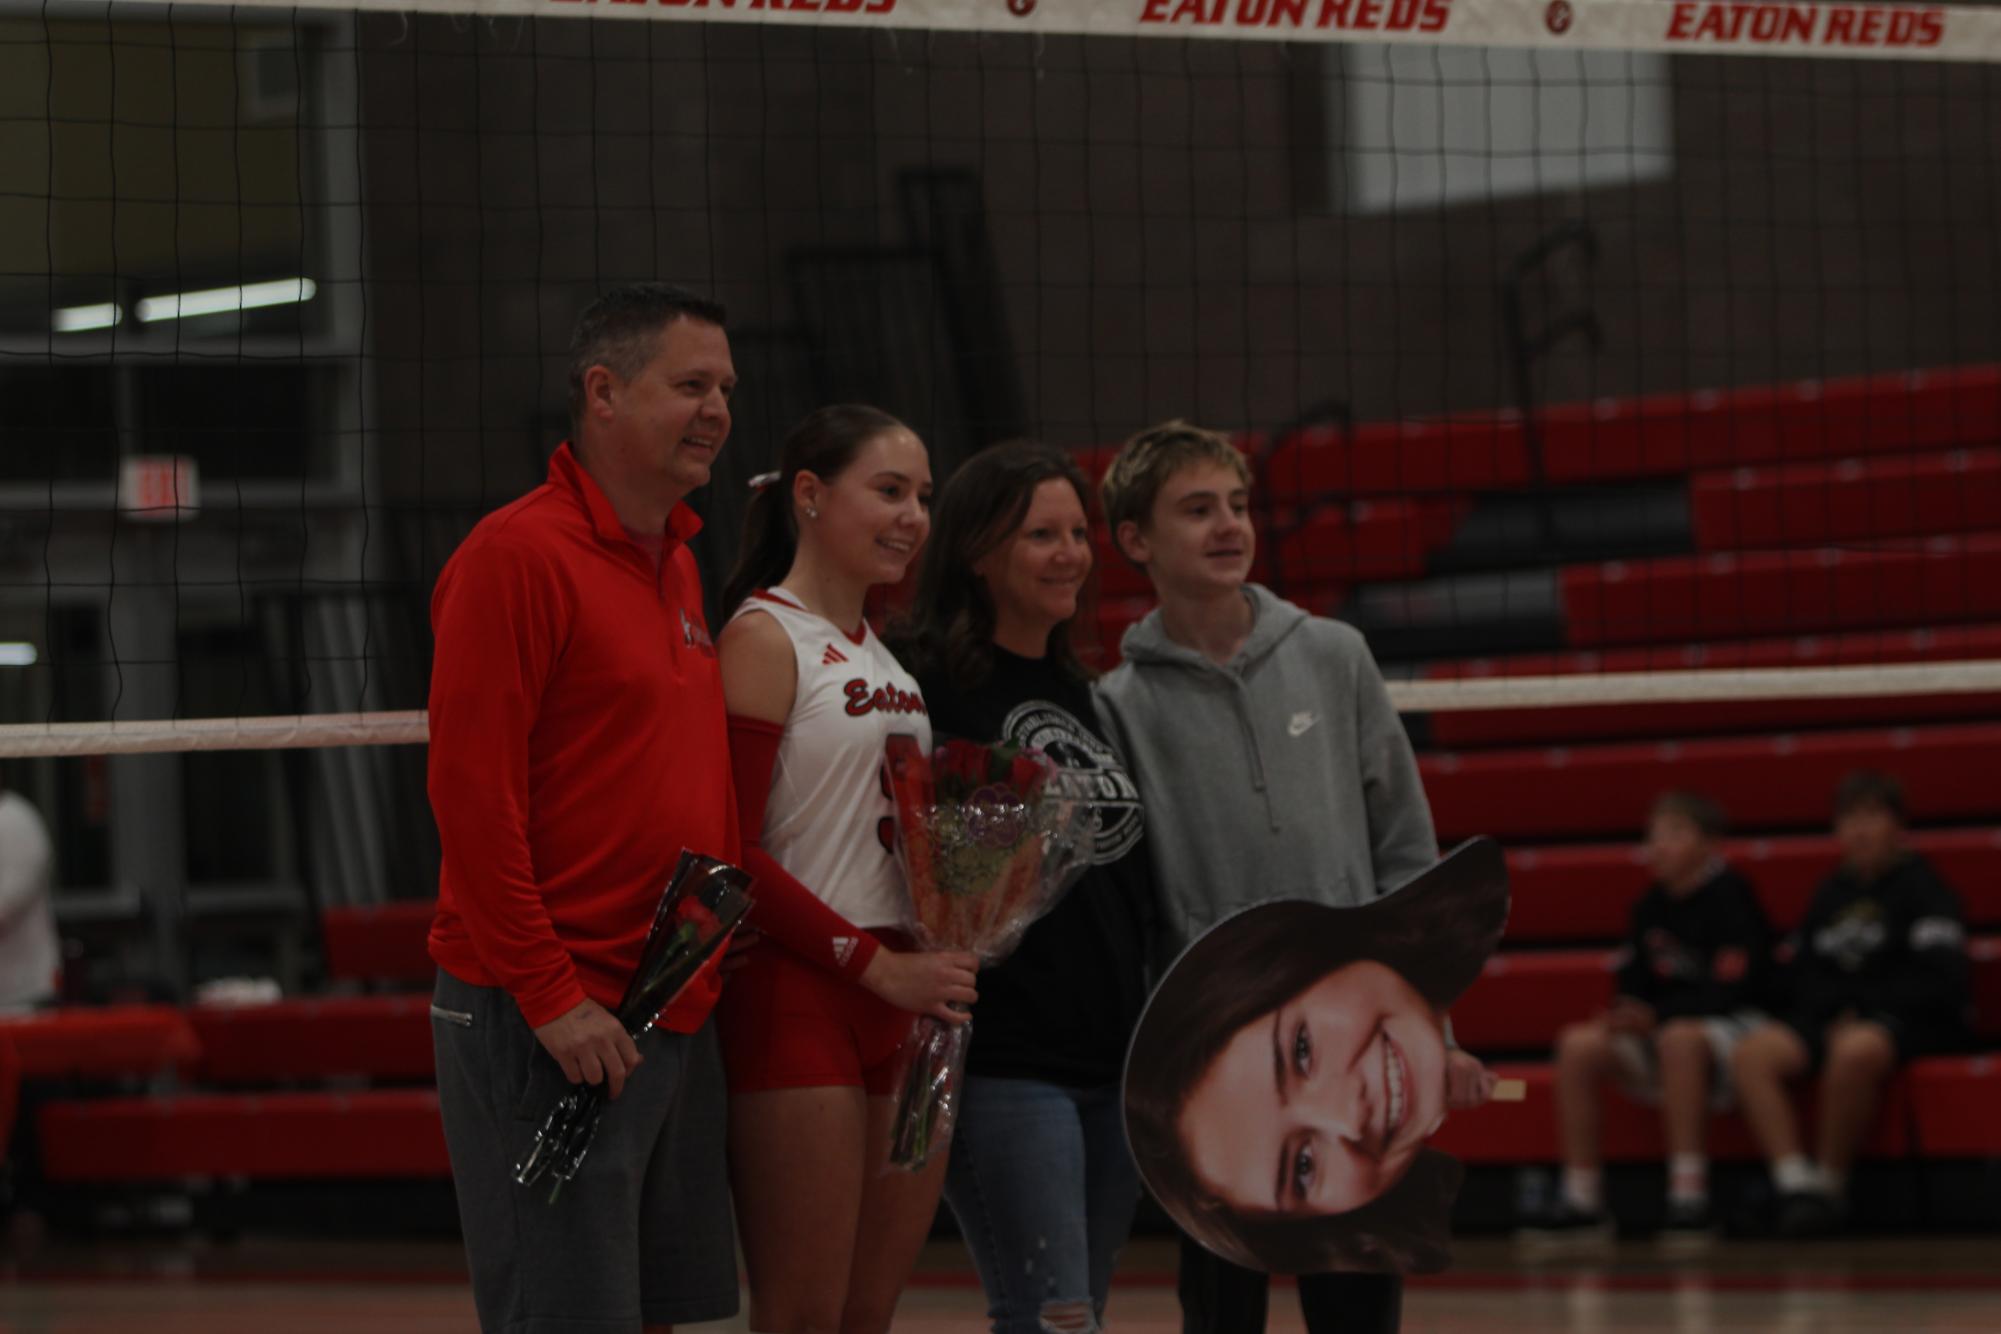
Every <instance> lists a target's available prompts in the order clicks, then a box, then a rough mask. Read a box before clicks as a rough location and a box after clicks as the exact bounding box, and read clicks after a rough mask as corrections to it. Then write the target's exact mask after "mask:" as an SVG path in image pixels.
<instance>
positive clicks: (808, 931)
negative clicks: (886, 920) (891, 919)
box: [730, 713, 881, 981]
mask: <svg viewBox="0 0 2001 1334" xmlns="http://www.w3.org/2000/svg"><path fill="white" fill-rule="evenodd" d="M784 735H785V729H784V728H783V727H780V726H779V725H778V724H777V723H768V722H765V721H763V720H762V719H759V718H744V717H741V716H739V715H737V714H734V713H733V714H731V715H730V773H731V775H732V776H733V777H734V779H735V782H736V809H737V830H738V834H739V837H740V839H741V841H742V843H743V869H744V870H746V871H749V872H750V873H751V875H753V876H754V877H756V879H757V884H756V886H755V887H754V888H753V889H752V890H751V893H752V894H754V895H755V896H756V898H757V903H756V906H755V907H753V908H752V909H751V910H750V918H749V921H750V925H752V926H753V927H755V928H757V929H758V930H759V931H762V932H763V933H764V934H765V935H767V936H770V937H771V938H772V939H773V940H775V941H777V942H778V943H779V944H780V945H783V946H784V947H785V948H786V949H789V950H791V951H792V952H793V953H794V954H797V955H798V956H799V957H800V958H802V959H805V960H806V961H808V962H809V963H813V964H817V965H818V966H820V967H822V968H826V969H828V970H829V971H831V972H834V973H837V974H839V975H841V976H842V977H846V978H849V979H851V980H856V981H858V980H860V978H861V975H862V971H863V970H864V969H866V968H867V967H868V964H869V960H870V959H873V958H874V957H875V952H876V950H878V949H880V948H881V946H880V945H879V944H878V943H877V942H876V939H875V937H874V936H871V935H870V934H869V933H868V932H866V931H864V930H862V929H861V928H860V927H858V926H856V925H855V924H854V923H852V922H850V921H849V920H848V919H847V918H845V917H843V916H841V915H840V914H839V913H837V912H835V911H834V910H833V909H832V908H829V907H828V906H827V905H826V903H825V902H824V901H823V900H822V899H821V898H820V896H819V895H817V894H815V893H814V892H813V891H812V890H810V889H808V888H806V886H804V885H802V884H800V883H799V881H798V880H797V879H795V878H794V877H793V875H792V873H791V872H789V871H787V870H786V869H785V868H784V867H782V866H780V865H779V864H778V859H777V858H776V857H773V856H772V855H771V854H770V853H768V852H766V851H765V850H764V844H763V838H764V808H765V805H766V803H767V802H768V801H769V800H770V797H771V770H772V768H773V766H775V765H776V764H777V762H778V743H779V741H780V740H781V739H782V738H783V737H784ZM845 941H853V942H854V944H853V945H852V946H847V945H845V944H843V943H842V942H845Z"/></svg>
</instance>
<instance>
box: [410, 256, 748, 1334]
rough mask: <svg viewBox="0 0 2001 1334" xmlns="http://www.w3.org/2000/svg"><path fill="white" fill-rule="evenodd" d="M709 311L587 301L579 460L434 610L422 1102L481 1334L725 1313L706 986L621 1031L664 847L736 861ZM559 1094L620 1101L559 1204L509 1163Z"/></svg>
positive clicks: (640, 297)
mask: <svg viewBox="0 0 2001 1334" xmlns="http://www.w3.org/2000/svg"><path fill="white" fill-rule="evenodd" d="M724 318H725V317H724V312H723V310H722V308H721V307H720V306H717V305H715V304H714V303H712V302H709V301H705V300H702V299H701V298H699V297H696V296H693V295H691V294H689V293H687V292H683V291H681V290H679V289H677V288H673V287H669V286H667V285H665V284H661V283H640V284H633V285H630V286H626V287H620V288H616V289H614V290H612V291H610V292H607V293H605V294H604V295H603V296H601V297H600V298H599V299H598V300H597V301H596V302H594V303H593V304H592V305H591V306H590V307H589V308H588V309H587V310H585V311H584V313H583V315H582V317H581V318H580V319H579V320H578V323H577V327H576V330H575V332H574V334H573V335H572V337H571V342H570V422H571V432H572V434H571V440H570V441H569V442H568V443H565V444H564V445H562V446H561V447H560V448H558V449H557V451H556V453H555V456H554V457H553V458H552V459H551V460H550V463H549V478H548V481H546V482H545V483H543V484H542V485H541V486H540V487H538V488H536V489H535V490H534V491H532V492H530V493H529V494H528V495H526V496H523V497H522V498H521V499H519V500H517V501H515V502H514V503H513V504H511V505H508V506H506V507H505V508H502V509H500V510H497V511H495V512H494V513H492V514H490V515H488V516H487V517H486V518H485V519H483V520H481V522H480V523H479V525H478V526H477V527H476V528H474V529H473V531H472V534H471V535H470V536H469V537H467V538H466V540H465V542H464V543H463V544H462V545H461V546H460V547H459V549H458V550H457V551H456V552H454V553H453V555H452V558H451V560H450V561H449V562H447V563H446V566H445V569H444V572H443V573H442V574H441V575H440V576H439V578H438V586H437V590H436V592H435V593H434V594H433V596H432V600H431V624H432V629H433V631H434V632H435V635H436V639H437V652H436V659H435V663H434V665H433V667H432V672H431V699H430V705H431V714H430V718H431V724H430V725H431V750H430V783H429V787H430V797H431V808H432V810H433V812H434V813H435V814H436V816H437V822H438V832H439V837H440V841H441V843H442V845H443V851H444V859H443V868H442V871H441V873H440V876H439V885H438V915H437V919H436V921H435V922H434V923H433V925H432V927H431V939H430V948H431V956H432V958H434V959H435V960H436V961H437V963H438V969H439V972H438V984H437V991H436V993H435V996H434V1003H433V1005H432V1007H431V1013H432V1033H433V1039H434V1042H435V1045H436V1050H437V1065H438V1095H439V1101H440V1103H441V1106H442V1109H443V1114H444V1122H445V1137H446V1140H447V1143H448V1144H449V1146H450V1149H451V1159H452V1175H453V1179H454V1183H455V1185H456V1188H457V1191H458V1201H459V1216H460V1220H461V1222H462V1224H463V1226H464V1230H465V1239H466V1252H467V1256H468V1259H469V1260H470V1262H471V1268H472V1281H473V1295H474V1300H475V1303H476V1305H477V1306H478V1309H479V1318H480V1325H481V1327H482V1328H483V1329H485V1330H488V1331H507V1332H508V1334H555V1331H558V1330H569V1329H575V1328H583V1327H585V1326H587V1325H588V1326H589V1327H591V1328H603V1329H614V1328H624V1329H637V1328H640V1327H641V1326H644V1327H645V1328H647V1329H649V1330H651V1329H664V1328H667V1327H670V1326H672V1325H673V1324H674V1323H676V1322H683V1321H707V1320H720V1319H724V1318H726V1317H728V1316H730V1315H733V1314H734V1313H735V1312H736V1308H737V1283H736V1262H735V1253H734V1249H733V1242H732V1235H733V1228H732V1224H731V1219H730V1208H729V1195H728V1186H727V1179H726V1174H725V1165H724V1157H723V1128H724V1122H725V1115H726V1112H725V1101H724V1099H725V1095H724V1090H723V1083H722V1077H721V1069H720V1061H719V1057H718V1055H717V1050H716V1043H715V1036H714V1029H713V1026H712V1025H710V1024H709V1023H708V1015H709V1010H710V1007H711V1006H712V1005H713V1004H714V1002H715V999H716V996H717V993H718V992H719V990H720V982H719V980H718V976H717V974H716V972H715V965H714V964H713V963H712V964H711V967H710V969H709V971H707V972H706V973H704V974H703V975H702V976H700V977H698V978H697V979H696V981H695V982H694V983H693V984H691V985H690V986H689V987H688V988H687V989H686V990H685V991H684V992H683V993H682V995H681V997H680V998H679V999H678V1000H677V1001H676V1002H675V1003H674V1004H673V1005H672V1006H670V1007H669V1009H668V1010H667V1012H666V1013H665V1014H664V1015H663V1016H662V1018H661V1021H660V1024H659V1026H658V1027H657V1028H656V1029H655V1030H654V1031H653V1032H652V1033H649V1034H648V1035H647V1036H646V1037H645V1038H644V1039H643V1040H641V1041H640V1042H638V1043H637V1044H635V1043H634V1042H633V1041H632V1039H631V1038H629V1037H628V1036H627V1035H626V1033H625V1032H624V1030H623V1029H622V1028H621V1027H620V1026H619V1024H618V1021H617V1020H616V1019H615V1018H613V1016H612V1013H611V1011H612V1008H613V1007H615V1006H616V1005H617V1004H618V1001H619V999H620V997H621V996H622V994H623V993H624V989H625V984H626V981H627V979H628V978H629V977H630V976H631V974H632V971H633V969H634V967H635V966H636V965H637V963H638V961H639V952H640V947H641V944H642V942H643V941H644V939H645V935H646V931H647V928H648V926H649V925H650V923H651V920H652V914H653V908H654V905H655V904H656V903H657V902H658V900H659V895H660V890H661V888H662V886H663V885H664V884H665V882H666V879H667V876H668V874H669V873H670V872H671V871H672V869H673V867H674V863H675V861H676V859H677V858H678V857H679V856H680V854H681V852H682V850H683V849H688V850H691V851H694V852H699V853H706V854H708V855H710V856H714V857H721V858H724V859H727V860H736V858H737V855H738V849H737V817H736V810H735V800H734V796H733V788H732V785H731V783H730V781H729V767H728V765H729V760H728V756H729V743H728V739H727V732H726V730H725V723H724V712H723V697H722V685H721V678H720V676H719V674H718V670H717V665H716V654H715V648H714V645H713V644H712V643H711V642H710V639H709V633H708V629H707V626H706V624H705V622H704V620H703V616H702V598H701V583H700V579H699V578H698V575H697V571H696V568H695V559H694V556H693V554H692V553H691V552H690V551H689V550H688V546H687V543H688V540H689V539H690V538H691V537H693V536H694V534H695V532H696V531H697V530H698V529H699V528H700V526H701V521H700V520H699V519H698V518H697V517H696V516H695V514H694V512H693V511H692V510H690V509H689V508H688V507H687V505H686V504H685V503H683V502H684V500H685V498H686V497H687V495H688V494H689V493H690V492H691V491H693V490H694V489H695V488H696V487H698V486H701V485H703V484H704V483H706V482H707V481H708V480H709V470H710V467H711V465H712V464H713V463H714V461H715V458H716V455H717V453H718V451H719V450H721V448H722V446H723V442H724V441H725V440H726V439H728V437H729V429H730V410H729V399H730V394H731V392H732V391H733V390H734V388H735V386H736V371H735V368H734V367H733V365H732V364H731V361H730V350H729V338H728V335H727V333H726V332H725V330H724ZM566 1081H567V1082H568V1083H570V1084H576V1083H590V1084H602V1085H603V1086H604V1088H605V1091H606V1092H607V1093H608V1094H609V1095H610V1096H611V1098H612V1099H613V1101H612V1103H611V1105H610V1107H609V1108H608V1109H607V1110H606V1112H605V1115H604V1119H603V1121H602V1122H601V1124H600V1126H599V1130H598V1134H597V1138H596V1140H595V1142H594V1144H593V1146H592V1148H591V1151H590V1154H589V1156H588V1157H587V1158H586V1159H585V1160H584V1165H583V1168H582V1170H581V1171H580V1172H579V1173H578V1175H577V1177H576V1179H575V1180H574V1181H572V1182H571V1183H570V1184H569V1185H567V1186H566V1187H564V1189H563V1190H562V1192H561V1194H560V1196H559V1198H558V1199H557V1200H556V1201H554V1202H550V1201H547V1200H545V1199H544V1197H543V1196H542V1194H541V1193H540V1192H539V1191H538V1192H534V1193H530V1192H528V1191H525V1190H523V1189H522V1188H521V1187H519V1186H516V1185H515V1184H514V1181H513V1165H514V1164H515V1163H517V1162H519V1161H520V1160H521V1159H522V1158H523V1157H524V1156H525V1154H526V1152H527V1150H528V1148H529V1146H530V1144H531V1143H532V1142H533V1139H534V1135H535V1131H536V1128H537V1122H538V1120H539V1118H540V1117H541V1116H542V1115H543V1113H544V1112H545V1111H546V1110H547V1109H548V1107H549V1105H550V1103H551V1102H552V1101H553V1100H554V1099H555V1097H556V1096H557V1095H558V1094H559V1093H560V1092H561V1090H562V1088H563V1087H564V1085H565V1082H566Z"/></svg>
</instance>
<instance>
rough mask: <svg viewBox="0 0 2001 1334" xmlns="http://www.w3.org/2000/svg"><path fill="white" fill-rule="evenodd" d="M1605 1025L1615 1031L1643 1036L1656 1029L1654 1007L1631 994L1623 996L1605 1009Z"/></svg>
mask: <svg viewBox="0 0 2001 1334" xmlns="http://www.w3.org/2000/svg"><path fill="white" fill-rule="evenodd" d="M1605 1027H1607V1028H1609V1029H1610V1030H1612V1031H1613V1032H1614V1033H1631V1034H1633V1035H1634V1036H1635V1037H1642V1038H1643V1037H1645V1036H1646V1035H1647V1034H1649V1033H1651V1032H1653V1031H1654V1007H1653V1006H1651V1005H1649V1004H1647V1003H1646V1002H1645V1001H1641V1000H1634V999H1633V998H1632V997H1631V996H1621V997H1619V999H1617V1000H1615V1001H1613V1002H1612V1008H1611V1009H1609V1010H1607V1011H1605Z"/></svg>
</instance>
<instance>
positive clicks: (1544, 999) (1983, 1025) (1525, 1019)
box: [1452, 937, 2001, 1051]
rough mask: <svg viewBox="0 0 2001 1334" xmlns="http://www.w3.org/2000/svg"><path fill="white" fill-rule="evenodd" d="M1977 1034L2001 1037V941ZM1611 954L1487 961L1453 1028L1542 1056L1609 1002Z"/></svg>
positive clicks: (1485, 1045)
mask: <svg viewBox="0 0 2001 1334" xmlns="http://www.w3.org/2000/svg"><path fill="white" fill-rule="evenodd" d="M1968 953H1969V954H1970V955H1971V956H1972V959H1973V992H1974V996H1973V1000H1974V1011H1975V1015H1976V1033H1977V1036H1979V1037H1981V1038H1983V1039H1989V1038H1994V1037H2001V938H1994V937H1982V938H1976V939H1974V940H1973V941H1971V942H1970V943H1969V945H1968ZM1615 958H1616V951H1613V950H1509V951H1505V952H1503V953H1501V954H1497V955H1495V956H1494V957H1493V958H1491V959H1489V960H1488V961H1487V967H1486V970H1485V971H1484V972H1482V973H1481V974H1480V977H1479V978H1478V980H1476V981H1475V982H1474V983H1473V985H1472V986H1471V987H1469V988H1467V990H1466V994H1465V995H1464V996H1462V997H1460V999H1459V1003H1458V1004H1456V1005H1454V1006H1453V1007H1452V1026H1453V1029H1454V1032H1455V1034H1456V1035H1457V1037H1458V1039H1459V1041H1460V1043H1461V1044H1462V1045H1464V1046H1465V1047H1466V1048H1467V1050H1469V1051H1544V1050H1547V1049H1548V1048H1550V1047H1551V1046H1553V1045H1554V1044H1555V1042H1556V1035H1557V1034H1558V1033H1559V1032H1561V1031H1562V1029H1563V1027H1564V1025H1566V1024H1571V1023H1575V1022H1576V1021H1578V1020H1580V1019H1587V1018H1589V1017H1590V1016H1592V1015H1594V1014H1597V1013H1598V1012H1600V1011H1601V1010H1603V1009H1604V1008H1605V1007H1606V1006H1607V1005H1608V1004H1610V1003H1611V1000H1612V993H1613V979H1612V965H1613V962H1614V959H1615Z"/></svg>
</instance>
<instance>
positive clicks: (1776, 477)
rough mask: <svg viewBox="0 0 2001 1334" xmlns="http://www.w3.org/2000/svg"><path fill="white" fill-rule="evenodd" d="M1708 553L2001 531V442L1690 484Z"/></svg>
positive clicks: (1699, 537)
mask: <svg viewBox="0 0 2001 1334" xmlns="http://www.w3.org/2000/svg"><path fill="white" fill-rule="evenodd" d="M1688 490H1689V496H1688V499H1689V518H1690V522H1691V524H1692V525H1693V528H1694V531H1695V545H1696V547H1697V549H1699V550H1702V551H1740V550H1744V549H1747V548H1752V547H1787V546H1819V545H1821V544H1823V543H1828V542H1860V541H1869V540H1871V539H1874V538H1882V537H1921V536H1929V535H1931V534H1934V533H1971V532H1979V531H1983V530H1986V531H1993V530H1995V529H2001V449H1975V450H1955V451H1953V452H1951V453H1947V454H1918V455H1911V456H1907V457H1892V458H1880V459H1844V460H1842V461H1840V462H1837V463H1794V464H1787V465H1784V466H1782V467H1776V468H1733V469H1729V470H1726V471H1721V472H1706V473H1701V474H1698V475H1697V476H1695V477H1693V478H1691V479H1690V481H1689V488H1688Z"/></svg>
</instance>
